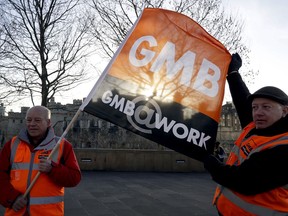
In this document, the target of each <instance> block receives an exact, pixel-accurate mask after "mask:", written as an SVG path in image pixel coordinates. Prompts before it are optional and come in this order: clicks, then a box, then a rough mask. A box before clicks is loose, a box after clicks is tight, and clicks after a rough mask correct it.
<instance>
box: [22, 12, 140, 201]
mask: <svg viewBox="0 0 288 216" xmlns="http://www.w3.org/2000/svg"><path fill="white" fill-rule="evenodd" d="M142 14H143V10H142V13H141V15H140V16H139V17H138V18H137V20H136V22H135V23H134V25H133V26H132V27H131V29H130V30H129V32H128V33H127V35H126V37H125V39H124V40H123V41H122V42H121V44H120V46H119V47H118V49H117V51H116V52H115V54H114V56H113V58H112V59H111V60H110V62H109V63H108V65H107V66H106V68H105V70H104V71H103V72H102V73H101V75H100V77H99V78H98V80H97V81H96V83H95V85H94V86H93V88H92V90H91V91H90V93H89V94H88V96H87V97H86V98H85V100H84V101H83V103H82V104H81V106H80V107H79V109H78V111H77V112H76V114H75V115H74V117H73V118H72V120H71V122H70V123H69V125H68V126H67V128H66V129H65V131H64V132H63V134H62V135H61V137H60V139H59V140H58V142H57V144H56V145H55V147H54V148H53V150H52V151H51V153H50V154H49V156H48V158H47V160H48V159H50V158H51V157H52V156H53V154H54V152H56V150H57V149H58V148H59V145H60V143H61V141H62V139H63V138H64V137H65V136H66V134H67V133H68V131H69V129H70V128H71V127H72V125H73V123H74V122H75V121H76V119H77V118H78V116H79V115H80V113H81V112H82V111H83V110H84V108H85V106H86V105H87V104H88V103H89V101H90V100H91V99H92V98H93V96H94V94H95V92H96V91H97V89H98V87H99V86H100V83H101V82H102V81H103V80H104V78H105V76H106V74H107V73H108V71H109V69H110V67H111V65H112V64H113V62H114V60H115V58H116V57H117V56H118V54H119V53H120V51H121V50H122V48H123V46H124V44H125V43H126V41H127V40H128V38H129V36H130V35H131V33H132V32H133V30H134V28H135V26H136V25H137V23H138V22H139V20H140V18H141V16H142ZM40 174H41V172H40V171H38V173H37V174H36V176H35V177H34V179H33V180H32V182H31V183H30V185H29V186H28V188H27V190H26V191H25V193H24V195H23V196H24V197H27V195H28V194H29V192H30V191H31V189H32V187H33V186H34V184H35V183H36V181H37V179H38V178H39V176H40Z"/></svg>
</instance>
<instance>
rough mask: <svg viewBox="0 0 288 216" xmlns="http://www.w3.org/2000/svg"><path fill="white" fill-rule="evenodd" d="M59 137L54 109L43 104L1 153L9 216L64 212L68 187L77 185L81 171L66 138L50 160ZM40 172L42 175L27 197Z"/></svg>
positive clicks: (0, 177)
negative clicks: (52, 115) (52, 121)
mask: <svg viewBox="0 0 288 216" xmlns="http://www.w3.org/2000/svg"><path fill="white" fill-rule="evenodd" d="M58 140H59V137H56V136H55V134H54V131H53V128H52V127H51V112H50V110H49V109H47V108H46V107H43V106H34V107H32V108H30V109H29V110H28V111H27V114H26V128H25V129H23V130H21V131H20V133H19V134H18V136H15V137H13V138H12V139H11V140H10V141H8V142H7V143H6V144H5V145H4V147H3V149H2V150H1V152H0V203H1V205H3V206H4V207H6V211H5V216H16V215H19V216H20V215H21V216H23V215H24V216H26V215H29V216H39V215H45V216H63V215H64V187H74V186H76V185H77V184H78V183H79V182H80V180H81V171H80V168H79V165H78V163H77V160H76V157H75V154H74V151H73V148H72V145H71V144H70V143H69V142H68V141H67V140H66V139H63V140H62V141H61V142H60V144H59V148H56V149H55V150H56V151H55V152H54V154H53V155H51V157H50V159H47V157H48V156H49V155H50V153H51V151H52V150H53V148H54V147H55V145H56V143H57V142H58ZM38 172H40V173H41V174H40V175H39V178H38V179H37V181H36V183H35V184H34V186H33V187H32V189H31V190H30V192H29V193H28V195H27V196H26V197H24V196H23V195H24V193H25V192H26V190H27V187H28V186H29V185H30V183H31V181H32V180H33V178H34V177H35V175H37V173H38Z"/></svg>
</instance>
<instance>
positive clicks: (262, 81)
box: [6, 0, 288, 112]
mask: <svg viewBox="0 0 288 216" xmlns="http://www.w3.org/2000/svg"><path fill="white" fill-rule="evenodd" d="M223 4H224V5H225V7H226V8H227V10H228V11H229V12H231V13H233V14H235V15H237V16H238V17H240V18H241V19H243V20H244V23H245V25H244V32H243V36H244V37H245V42H246V44H247V46H248V47H249V48H250V50H251V53H250V61H251V67H252V68H253V69H254V70H259V75H258V76H257V77H256V78H255V80H254V84H253V85H249V89H250V91H251V93H253V92H254V91H256V90H258V89H259V88H261V87H263V86H267V85H273V86H276V87H279V88H281V89H282V90H283V91H285V92H286V93H287V94H288V82H287V80H286V73H288V22H287V18H288V1H286V0H274V1H272V0H223ZM102 69H104V66H102ZM240 73H241V70H240ZM95 82H96V80H95V81H93V80H92V81H91V82H88V83H86V84H85V85H82V86H79V87H77V88H76V89H75V90H74V91H73V92H71V94H68V95H65V97H62V98H61V97H59V96H58V97H56V98H55V100H56V102H61V103H62V104H66V103H72V101H73V99H83V98H84V97H86V96H87V95H88V93H89V92H90V90H91V89H92V87H93V85H94V83H95ZM227 94H228V95H229V90H228V86H226V94H225V95H227ZM224 100H227V101H229V100H231V99H230V97H229V96H225V99H224ZM19 106H32V104H30V103H29V102H28V103H27V102H26V103H22V104H21V105H19ZM11 108H12V107H7V109H6V111H9V110H10V109H11ZM13 110H14V111H16V112H19V111H20V107H17V108H15V107H13Z"/></svg>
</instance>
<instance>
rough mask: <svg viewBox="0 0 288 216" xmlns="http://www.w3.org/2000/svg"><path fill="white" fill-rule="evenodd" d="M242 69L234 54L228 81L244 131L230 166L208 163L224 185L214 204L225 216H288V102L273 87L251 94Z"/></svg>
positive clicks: (281, 92)
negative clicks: (242, 75) (240, 71)
mask: <svg viewBox="0 0 288 216" xmlns="http://www.w3.org/2000/svg"><path fill="white" fill-rule="evenodd" d="M241 65H242V60H241V58H240V56H239V55H238V54H233V55H232V60H231V63H230V66H229V70H228V75H227V81H228V84H229V88H230V92H231V95H232V98H233V103H234V105H235V108H236V110H237V113H238V116H239V119H240V122H241V126H242V128H243V131H242V133H241V134H240V136H239V138H238V139H237V140H236V142H235V145H234V148H233V149H232V151H231V153H230V155H229V158H228V159H227V162H226V164H223V163H221V162H220V161H218V160H217V159H216V158H215V157H214V156H213V155H209V156H208V157H206V158H205V159H204V161H203V162H204V166H205V168H206V169H207V170H208V171H209V172H210V174H211V176H212V178H213V180H214V181H216V182H217V183H218V184H219V186H218V187H217V189H216V193H215V196H214V204H215V205H216V207H217V210H218V212H219V215H224V216H231V215H232V216H233V215H235V216H239V215H241V216H248V215H260V216H265V215H288V187H287V185H288V172H287V166H288V115H287V113H288V108H287V107H288V106H287V105H288V96H287V95H286V94H285V93H284V92H283V91H282V90H280V89H279V88H276V87H273V86H266V87H263V88H260V89H259V90H258V91H256V92H255V93H254V94H250V92H249V90H248V88H247V87H246V85H245V83H244V82H243V80H242V78H241V76H240V74H239V72H238V70H239V68H240V67H241ZM279 79H281V77H279Z"/></svg>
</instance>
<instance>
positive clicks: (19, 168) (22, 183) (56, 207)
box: [5, 137, 64, 216]
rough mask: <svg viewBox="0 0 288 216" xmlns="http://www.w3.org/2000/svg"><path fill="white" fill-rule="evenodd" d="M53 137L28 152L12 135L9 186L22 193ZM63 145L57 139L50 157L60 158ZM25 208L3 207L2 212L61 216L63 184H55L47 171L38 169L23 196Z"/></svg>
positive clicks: (36, 215)
mask: <svg viewBox="0 0 288 216" xmlns="http://www.w3.org/2000/svg"><path fill="white" fill-rule="evenodd" d="M56 143H57V141H56V140H55V138H53V139H51V141H50V142H49V143H47V144H45V145H41V144H40V145H39V146H37V147H36V148H35V149H34V150H33V151H32V152H31V151H30V148H29V146H28V145H27V143H25V142H24V141H21V140H20V139H19V138H17V137H13V138H12V141H11V156H10V158H11V160H10V161H11V171H10V179H11V180H10V181H11V184H12V185H13V187H14V188H15V189H16V190H18V191H20V192H21V193H23V194H24V193H25V191H26V189H27V188H28V187H29V185H30V183H31V182H32V180H33V178H34V177H35V175H36V174H37V173H38V170H39V169H38V164H39V161H40V159H41V158H47V157H48V156H49V155H50V153H51V151H52V150H53V148H54V146H55V145H56ZM63 146H64V140H62V141H61V143H60V145H59V148H57V150H56V151H55V153H54V154H53V156H52V157H51V160H52V161H53V162H55V163H57V164H58V163H59V162H60V158H61V156H62V152H63ZM27 199H28V202H27V208H24V209H22V210H21V211H18V212H15V211H14V210H12V209H9V208H7V209H6V212H5V216H16V215H17V216H18V215H19V216H20V215H21V216H22V215H24V213H25V211H26V213H27V212H28V214H29V215H30V216H38V215H45V216H63V215H64V188H63V187H60V186H58V185H56V184H55V183H54V182H53V181H52V180H51V179H50V178H49V176H48V175H47V174H45V173H41V174H40V176H39V178H38V179H37V181H36V183H35V184H34V186H33V187H32V189H31V191H30V193H29V194H28V196H27Z"/></svg>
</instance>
